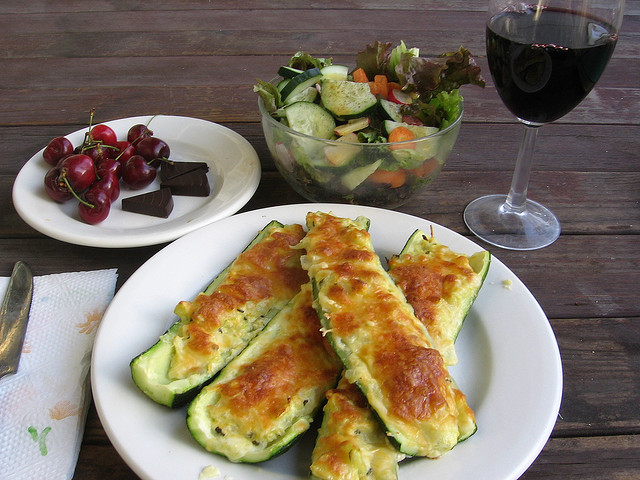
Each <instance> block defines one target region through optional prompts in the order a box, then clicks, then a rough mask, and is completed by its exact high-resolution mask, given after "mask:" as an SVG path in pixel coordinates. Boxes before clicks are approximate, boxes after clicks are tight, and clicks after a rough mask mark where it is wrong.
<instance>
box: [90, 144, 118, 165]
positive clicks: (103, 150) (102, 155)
mask: <svg viewBox="0 0 640 480" xmlns="http://www.w3.org/2000/svg"><path fill="white" fill-rule="evenodd" d="M116 152H117V150H116V149H115V147H111V146H109V145H105V144H103V143H98V144H96V145H94V146H93V147H91V148H88V149H86V150H85V151H84V152H82V153H84V154H85V155H87V156H89V157H91V158H92V159H93V161H94V163H99V162H101V161H102V160H105V159H107V158H113V157H114V155H115V154H116Z"/></svg>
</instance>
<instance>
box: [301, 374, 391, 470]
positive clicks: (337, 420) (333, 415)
mask: <svg viewBox="0 0 640 480" xmlns="http://www.w3.org/2000/svg"><path fill="white" fill-rule="evenodd" d="M323 413H324V416H323V419H322V425H321V426H320V428H319V430H318V438H317V440H316V444H315V446H314V449H313V452H312V454H311V460H312V463H311V468H310V470H311V479H312V480H344V479H365V478H366V479H367V480H397V478H398V462H399V461H400V460H402V459H403V458H404V455H402V454H401V453H400V452H399V451H398V450H396V448H395V447H394V446H393V445H392V444H391V442H390V441H389V439H388V437H387V435H386V433H385V431H384V429H383V428H382V426H381V423H380V421H379V419H378V418H377V416H376V415H375V413H374V412H373V411H372V410H371V409H370V408H369V405H368V404H367V400H366V399H365V398H364V396H363V395H362V392H361V391H360V389H359V388H358V387H357V386H356V385H354V384H352V383H350V382H349V381H348V380H347V379H346V378H345V377H344V375H343V376H342V377H341V378H340V381H339V382H338V385H337V387H336V388H335V389H333V390H330V391H328V392H327V403H326V404H325V406H324V409H323Z"/></svg>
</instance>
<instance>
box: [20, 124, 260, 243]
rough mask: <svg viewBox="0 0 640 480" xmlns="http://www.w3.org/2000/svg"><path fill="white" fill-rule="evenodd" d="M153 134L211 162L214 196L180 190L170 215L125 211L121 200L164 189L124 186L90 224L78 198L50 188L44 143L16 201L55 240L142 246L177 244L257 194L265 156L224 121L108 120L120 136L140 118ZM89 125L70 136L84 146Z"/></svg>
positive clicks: (185, 155) (176, 151)
mask: <svg viewBox="0 0 640 480" xmlns="http://www.w3.org/2000/svg"><path fill="white" fill-rule="evenodd" d="M148 122H149V128H150V129H151V130H152V131H153V133H154V136H156V137H159V138H161V139H162V140H164V141H165V142H167V144H168V145H169V147H170V148H171V155H170V157H169V158H171V159H172V160H176V161H192V162H196V161H197V162H207V164H208V165H209V172H208V174H207V175H208V177H209V184H210V185H211V194H210V195H209V196H208V197H186V196H174V198H173V201H174V207H173V211H172V212H171V215H169V218H158V217H152V216H149V215H141V214H138V213H131V212H125V211H123V210H122V199H123V198H125V197H130V196H133V195H138V194H141V193H145V192H149V191H152V190H157V189H158V187H159V180H158V179H156V180H155V181H154V182H153V183H152V184H151V185H149V186H148V187H146V188H144V189H142V190H131V189H128V188H127V187H126V186H122V190H121V194H120V197H119V198H118V200H116V202H114V204H113V205H112V207H111V212H110V213H109V216H108V217H107V219H106V220H104V221H103V222H101V223H99V224H97V225H89V224H87V223H84V222H83V221H81V220H80V218H79V217H78V213H77V208H78V203H77V201H74V200H70V201H69V202H67V203H64V204H58V203H56V202H54V201H53V200H51V199H50V198H49V197H48V196H47V194H46V193H45V191H44V183H43V182H44V176H45V174H46V172H47V171H48V170H49V168H50V166H49V165H48V164H47V163H46V162H45V161H44V159H43V158H42V152H43V151H44V148H43V149H42V150H40V151H39V152H38V153H36V154H35V155H34V156H33V157H31V159H30V160H29V161H28V162H27V163H26V164H25V165H24V167H22V169H21V170H20V173H19V174H18V176H17V177H16V180H15V182H14V185H13V204H14V206H15V208H16V210H17V212H18V214H19V215H20V216H21V217H22V219H23V220H24V221H25V222H27V223H28V224H29V225H30V226H32V227H33V228H35V229H36V230H38V231H39V232H41V233H44V234H45V235H48V236H50V237H52V238H55V239H58V240H62V241H64V242H68V243H75V244H78V245H88V246H93V247H113V248H122V247H138V246H143V245H155V244H159V243H164V242H170V241H172V240H175V239H176V238H178V237H181V236H182V235H184V234H186V233H189V232H191V231H193V230H196V229H198V228H200V227H202V226H204V225H207V224H209V223H211V222H214V221H216V220H219V219H221V218H224V217H228V216H229V215H232V214H234V213H235V212H237V211H238V210H240V208H242V207H243V206H244V205H245V204H246V203H247V202H248V201H249V199H250V198H251V197H252V196H253V194H254V193H255V191H256V189H257V188H258V183H259V181H260V172H261V171H260V161H259V159H258V155H257V154H256V151H255V150H254V149H253V147H252V146H251V145H250V144H249V142H247V140H245V139H244V138H243V137H242V136H240V135H238V134H237V133H236V132H234V131H233V130H230V129H228V128H226V127H223V126H222V125H218V124H216V123H212V122H208V121H206V120H201V119H197V118H189V117H177V116H167V115H156V116H141V117H131V118H122V119H119V120H113V121H111V122H103V123H105V124H106V125H109V126H110V127H111V128H113V129H114V130H115V132H116V134H117V135H118V139H119V140H125V139H126V136H127V131H128V130H129V128H130V127H132V126H133V125H135V124H137V123H142V124H147V123H148ZM86 131H87V129H86V128H84V129H81V130H78V131H76V132H73V133H70V134H69V135H66V137H67V138H68V139H69V140H70V141H71V143H72V144H73V145H74V146H77V145H80V144H81V143H82V140H83V138H84V135H85V133H86Z"/></svg>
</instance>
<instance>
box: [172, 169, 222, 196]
mask: <svg viewBox="0 0 640 480" xmlns="http://www.w3.org/2000/svg"><path fill="white" fill-rule="evenodd" d="M160 187H161V188H165V187H166V188H170V189H171V193H172V194H174V195H183V196H188V197H206V196H208V195H209V194H210V193H211V187H210V186H209V179H208V178H207V173H206V172H205V171H204V170H202V169H198V170H192V171H190V172H188V173H184V174H182V175H179V176H177V177H174V178H170V179H167V180H161V181H160Z"/></svg>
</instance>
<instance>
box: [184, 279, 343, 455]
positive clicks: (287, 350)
mask: <svg viewBox="0 0 640 480" xmlns="http://www.w3.org/2000/svg"><path fill="white" fill-rule="evenodd" d="M312 303H313V295H312V291H311V285H310V284H308V283H307V284H305V285H303V287H302V289H301V290H300V293H298V294H297V295H296V296H295V297H294V298H293V300H292V301H291V302H290V303H289V304H287V305H286V306H285V307H284V308H283V309H282V310H281V311H280V312H279V313H278V314H277V315H276V316H275V317H274V318H273V320H271V322H270V323H269V324H268V325H267V326H266V328H265V329H264V330H263V331H262V332H261V333H260V334H259V335H258V336H257V337H256V338H255V339H253V340H252V342H251V343H250V344H249V346H248V347H247V348H246V349H245V350H244V351H243V352H242V353H241V354H240V355H238V357H236V358H235V359H234V360H233V361H231V362H230V363H229V364H228V365H227V366H226V367H225V368H224V369H223V370H222V371H221V372H220V374H219V375H218V377H217V378H216V379H215V380H214V381H213V382H212V383H210V384H209V385H207V386H206V387H204V388H203V389H202V391H201V392H200V393H199V394H198V395H197V396H196V398H195V399H194V400H193V401H192V402H191V404H190V405H189V408H188V410H187V426H188V427H189V431H190V432H191V434H192V435H193V437H194V438H195V440H196V441H197V442H198V443H200V444H201V445H202V446H203V447H204V448H205V449H207V450H208V451H210V452H213V453H217V454H220V455H224V456H226V457H227V458H228V459H229V460H231V461H232V462H247V463H254V462H261V461H264V460H268V459H269V458H271V457H273V456H275V455H277V454H279V453H282V452H283V451H285V450H286V449H287V447H289V446H290V445H291V444H292V442H294V440H295V439H296V438H298V437H299V436H300V435H301V434H302V433H304V432H305V431H307V429H308V428H309V427H310V425H311V422H312V421H313V417H314V415H315V414H316V412H317V411H318V409H319V408H320V407H321V405H322V403H323V401H324V396H325V393H326V391H327V390H329V389H331V388H333V387H335V385H336V383H337V381H338V377H339V375H340V372H341V371H342V363H341V362H340V359H339V358H338V357H337V356H336V354H335V352H334V351H333V350H332V349H331V346H330V345H329V343H328V342H327V341H326V339H325V338H324V337H323V336H322V334H321V331H320V322H319V320H318V315H317V313H316V311H315V309H314V308H313V305H312Z"/></svg>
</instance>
